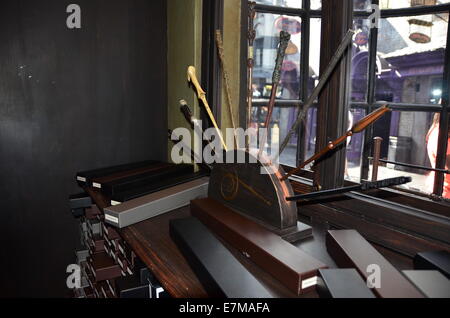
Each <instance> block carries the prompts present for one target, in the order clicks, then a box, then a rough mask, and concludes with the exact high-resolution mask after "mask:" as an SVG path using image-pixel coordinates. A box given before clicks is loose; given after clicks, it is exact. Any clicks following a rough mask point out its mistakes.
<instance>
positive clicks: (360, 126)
mask: <svg viewBox="0 0 450 318" xmlns="http://www.w3.org/2000/svg"><path fill="white" fill-rule="evenodd" d="M390 111H391V110H390V108H389V107H388V106H387V105H385V106H383V107H381V108H379V109H377V110H376V111H374V112H373V113H371V114H369V115H367V116H366V117H364V118H363V119H361V120H360V121H359V122H357V123H356V124H355V125H354V126H353V127H352V129H350V130H349V131H347V133H346V134H345V135H343V136H341V137H339V138H338V139H336V140H335V141H331V142H330V143H328V146H326V147H325V148H323V149H322V150H321V151H319V152H318V153H316V154H315V155H314V156H312V157H311V158H309V159H308V160H306V161H305V162H303V163H302V164H301V165H300V166H298V167H297V168H295V169H294V170H292V171H291V172H289V173H288V174H286V175H285V176H284V177H283V178H281V180H282V181H284V180H286V179H288V178H289V177H290V176H292V175H293V174H295V173H297V172H299V171H300V170H301V169H303V168H304V167H306V166H307V165H308V164H310V163H311V162H313V161H316V160H318V159H320V158H322V157H323V156H325V155H326V154H327V153H329V152H330V151H331V150H333V149H335V148H336V147H337V146H339V145H340V144H342V143H344V142H345V141H346V140H347V138H348V137H351V136H353V135H354V134H357V133H360V132H362V131H364V130H366V128H367V127H369V126H370V125H372V124H373V123H375V122H376V121H377V120H378V119H380V118H381V117H383V116H384V114H386V113H387V112H390Z"/></svg>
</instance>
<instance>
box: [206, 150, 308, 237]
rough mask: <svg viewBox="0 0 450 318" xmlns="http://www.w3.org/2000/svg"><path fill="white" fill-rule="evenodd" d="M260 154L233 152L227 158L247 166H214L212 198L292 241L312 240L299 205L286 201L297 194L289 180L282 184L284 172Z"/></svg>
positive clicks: (234, 164)
mask: <svg viewBox="0 0 450 318" xmlns="http://www.w3.org/2000/svg"><path fill="white" fill-rule="evenodd" d="M257 151H258V150H254V151H250V152H247V151H244V150H233V151H230V152H228V153H227V158H230V157H232V156H234V162H245V163H223V164H216V165H214V168H213V170H212V172H211V177H210V181H209V189H208V197H210V198H212V199H215V200H216V201H218V202H220V203H222V204H224V205H225V206H227V207H229V208H231V209H232V210H234V211H236V212H238V213H240V214H242V215H244V216H246V217H248V218H250V219H251V220H253V221H255V222H257V223H259V224H260V225H262V226H264V227H265V228H267V229H268V230H270V231H272V232H274V233H276V234H278V235H279V236H281V237H282V238H283V239H285V240H286V241H288V242H296V241H298V240H301V239H304V238H307V237H310V236H311V235H312V228H311V227H310V226H308V225H306V224H303V223H300V222H298V215H297V204H296V202H288V201H287V200H286V198H287V197H291V196H292V195H293V193H294V191H293V190H292V187H291V184H290V182H289V180H286V181H281V178H282V176H283V175H284V171H283V170H282V168H281V167H276V166H274V165H273V164H271V163H270V162H269V161H268V160H265V159H262V161H261V160H258V159H257V154H256V153H257ZM253 152H254V154H251V153H253ZM237 159H241V160H239V161H238V160H237ZM226 161H227V162H230V160H226Z"/></svg>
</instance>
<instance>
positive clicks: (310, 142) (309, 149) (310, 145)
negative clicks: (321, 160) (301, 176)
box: [300, 105, 317, 170]
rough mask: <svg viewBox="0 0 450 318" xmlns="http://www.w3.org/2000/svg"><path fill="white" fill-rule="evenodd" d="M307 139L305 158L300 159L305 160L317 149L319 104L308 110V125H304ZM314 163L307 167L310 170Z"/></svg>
mask: <svg viewBox="0 0 450 318" xmlns="http://www.w3.org/2000/svg"><path fill="white" fill-rule="evenodd" d="M303 129H304V135H305V139H304V140H303V145H302V147H303V153H304V158H301V159H300V161H301V162H304V161H305V160H307V159H309V158H310V157H312V156H313V155H314V154H315V151H316V136H317V105H315V106H314V107H311V108H310V109H309V110H308V115H307V117H306V125H305V126H304V128H303ZM311 167H312V164H310V165H308V166H306V167H305V169H306V170H310V169H311Z"/></svg>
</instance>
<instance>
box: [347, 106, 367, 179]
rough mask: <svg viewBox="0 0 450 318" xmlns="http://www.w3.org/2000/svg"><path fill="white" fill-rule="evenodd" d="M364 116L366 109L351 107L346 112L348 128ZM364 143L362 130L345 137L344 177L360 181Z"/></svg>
mask: <svg viewBox="0 0 450 318" xmlns="http://www.w3.org/2000/svg"><path fill="white" fill-rule="evenodd" d="M365 116H366V111H365V110H364V109H361V108H351V110H350V112H349V114H348V128H349V129H350V128H351V127H352V126H353V125H354V124H355V123H357V122H358V121H360V120H361V119H363V118H364V117H365ZM363 145H364V132H362V133H360V134H355V135H353V136H352V137H350V138H348V139H347V162H346V165H345V179H346V180H349V181H353V182H357V183H359V182H360V178H361V165H362V161H361V158H362V153H363Z"/></svg>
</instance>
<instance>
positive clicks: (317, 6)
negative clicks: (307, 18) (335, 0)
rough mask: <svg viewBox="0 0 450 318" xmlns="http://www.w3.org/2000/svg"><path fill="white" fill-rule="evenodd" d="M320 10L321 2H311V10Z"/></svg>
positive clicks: (316, 0) (320, 0) (315, 0)
mask: <svg viewBox="0 0 450 318" xmlns="http://www.w3.org/2000/svg"><path fill="white" fill-rule="evenodd" d="M320 9H322V0H311V10H320Z"/></svg>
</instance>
